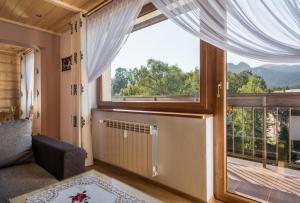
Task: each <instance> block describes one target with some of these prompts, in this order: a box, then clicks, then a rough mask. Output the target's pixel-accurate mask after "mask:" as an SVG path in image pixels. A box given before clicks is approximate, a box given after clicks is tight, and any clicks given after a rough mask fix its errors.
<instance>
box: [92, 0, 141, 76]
mask: <svg viewBox="0 0 300 203" xmlns="http://www.w3.org/2000/svg"><path fill="white" fill-rule="evenodd" d="M143 4H144V0H117V1H113V2H112V3H110V4H109V5H107V6H105V7H104V8H102V9H100V10H99V11H97V12H96V13H94V14H92V15H91V16H89V17H88V18H87V57H88V66H87V74H88V80H89V82H92V81H94V80H95V79H97V78H98V77H99V76H100V75H101V74H102V73H103V71H104V70H105V68H106V67H108V66H109V64H110V63H111V61H112V60H113V59H114V57H115V56H116V55H117V54H118V52H119V50H120V49H121V48H122V46H123V44H124V43H125V42H126V40H127V38H128V36H129V34H130V33H131V31H132V28H133V26H134V21H135V20H136V18H137V16H138V14H139V13H140V11H141V9H142V6H143Z"/></svg>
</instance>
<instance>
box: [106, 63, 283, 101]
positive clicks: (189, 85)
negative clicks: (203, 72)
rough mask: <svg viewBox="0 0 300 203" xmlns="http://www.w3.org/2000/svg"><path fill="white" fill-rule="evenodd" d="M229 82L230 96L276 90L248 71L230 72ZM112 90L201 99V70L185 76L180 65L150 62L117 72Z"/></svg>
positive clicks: (127, 93)
mask: <svg viewBox="0 0 300 203" xmlns="http://www.w3.org/2000/svg"><path fill="white" fill-rule="evenodd" d="M228 82H229V89H228V93H229V94H235V93H264V92H272V91H273V90H275V89H274V88H273V89H268V87H267V85H266V82H265V81H264V79H263V78H262V77H260V76H258V75H256V74H254V73H252V72H251V71H248V70H247V71H242V72H240V73H233V72H229V73H228ZM111 87H112V88H111V89H112V95H113V96H199V90H200V70H199V67H195V68H194V69H193V70H192V71H189V72H184V71H183V70H182V69H181V68H180V67H178V65H170V64H168V63H165V62H162V61H159V60H154V59H149V60H148V61H147V65H146V66H141V67H138V68H133V69H126V68H122V67H119V68H117V69H116V71H115V75H114V77H113V78H112V85H111ZM277 89H278V88H276V90H277ZM282 89H284V87H282Z"/></svg>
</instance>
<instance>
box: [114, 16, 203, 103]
mask: <svg viewBox="0 0 300 203" xmlns="http://www.w3.org/2000/svg"><path fill="white" fill-rule="evenodd" d="M199 51H200V46H199V39H198V38H197V37H194V36H192V35H191V34H189V33H187V32H186V31H184V30H182V29H181V28H180V27H178V26H177V25H175V24H174V23H173V22H171V21H170V20H165V21H162V22H159V23H156V24H154V25H151V26H149V27H146V28H144V29H141V30H138V31H136V32H133V33H132V34H131V35H130V37H129V39H128V41H127V42H126V44H125V45H124V47H123V48H122V50H121V51H120V53H119V54H118V56H117V57H116V58H115V60H114V61H113V63H112V65H111V94H112V100H129V99H131V100H140V99H144V100H157V101H159V99H164V100H168V101H178V100H183V101H199V97H200V94H199V93H200V70H199V67H200V53H199Z"/></svg>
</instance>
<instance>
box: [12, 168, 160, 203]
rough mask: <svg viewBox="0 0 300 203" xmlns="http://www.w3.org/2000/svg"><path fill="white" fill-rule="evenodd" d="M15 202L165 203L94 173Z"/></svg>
mask: <svg viewBox="0 0 300 203" xmlns="http://www.w3.org/2000/svg"><path fill="white" fill-rule="evenodd" d="M11 202H12V203H47V202H49V203H148V202H149V203H152V202H153V203H162V201H160V200H158V199H155V198H153V197H151V196H149V195H147V194H145V193H143V192H141V191H139V190H137V189H134V188H132V187H130V186H128V185H126V184H125V183H122V182H120V181H118V180H115V179H113V178H110V177H108V176H105V175H104V174H101V173H99V172H96V171H94V170H92V171H89V172H87V173H84V174H82V175H80V176H77V177H74V178H71V179H68V180H66V181H62V182H60V183H57V184H54V185H51V186H48V187H47V188H44V189H40V190H38V191H34V192H31V193H29V194H25V195H22V196H20V197H17V198H14V199H12V200H11Z"/></svg>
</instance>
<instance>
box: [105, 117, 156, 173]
mask: <svg viewBox="0 0 300 203" xmlns="http://www.w3.org/2000/svg"><path fill="white" fill-rule="evenodd" d="M100 123H101V125H102V127H103V128H104V131H103V132H104V135H103V138H104V160H103V161H105V162H107V163H110V164H113V165H116V166H119V167H121V168H124V169H126V170H129V171H131V172H134V173H137V174H139V175H142V176H145V177H151V176H152V177H153V176H157V175H158V167H157V156H158V153H157V149H158V146H157V145H158V134H157V126H156V125H151V124H145V123H134V122H127V121H119V120H101V121H100ZM102 146H103V145H102Z"/></svg>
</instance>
